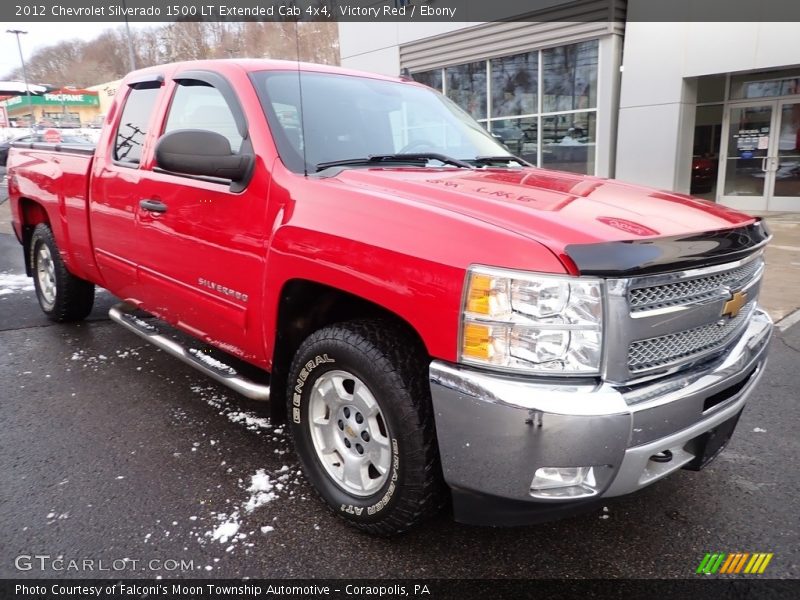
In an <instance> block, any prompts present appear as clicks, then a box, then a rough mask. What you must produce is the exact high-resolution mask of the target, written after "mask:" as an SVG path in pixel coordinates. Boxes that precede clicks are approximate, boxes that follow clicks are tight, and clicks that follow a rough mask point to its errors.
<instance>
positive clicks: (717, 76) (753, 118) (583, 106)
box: [339, 0, 800, 211]
mask: <svg viewBox="0 0 800 600" xmlns="http://www.w3.org/2000/svg"><path fill="white" fill-rule="evenodd" d="M713 1H715V0H712V2H713ZM427 4H430V5H433V6H435V5H436V0H429V1H428V2H427ZM551 4H552V6H551V7H550V8H549V9H547V10H542V11H539V12H537V13H534V14H532V15H531V14H528V15H526V16H525V20H524V21H522V20H517V21H509V22H497V23H451V22H429V23H401V22H398V23H376V22H370V23H358V22H341V23H339V40H340V52H341V61H342V66H345V67H350V68H354V69H361V70H366V71H373V72H377V73H382V74H387V75H398V74H400V73H408V74H410V75H411V76H412V77H413V78H414V79H416V80H417V81H420V82H423V83H425V84H427V85H429V86H431V87H434V88H436V89H438V90H440V91H442V92H443V93H444V94H446V95H447V96H448V97H449V98H451V99H452V100H454V101H455V102H456V103H457V104H459V105H460V106H461V107H462V108H463V109H464V110H466V111H467V112H468V113H470V114H471V115H472V116H473V117H474V118H476V119H477V120H478V121H479V122H481V123H482V124H484V126H485V127H486V128H487V129H489V130H490V131H491V132H492V133H493V134H495V135H496V136H498V137H499V138H500V139H502V140H503V142H504V143H505V144H506V145H507V146H508V148H509V149H510V150H511V151H512V152H514V153H515V154H517V155H519V156H522V157H524V158H525V159H526V160H528V161H529V162H531V163H533V164H536V165H539V166H541V167H545V168H553V169H562V170H568V171H574V172H579V173H587V174H593V175H598V176H602V177H615V178H618V179H621V180H624V181H630V182H634V183H641V184H646V185H649V186H655V187H658V188H662V189H668V190H675V191H678V192H684V193H690V192H691V193H692V194H694V195H697V196H700V197H703V198H708V199H710V200H714V201H716V202H719V203H721V204H724V205H727V206H732V207H736V208H742V209H745V210H751V211H800V41H799V38H798V35H797V31H798V23H797V22H791V21H787V22H763V23H762V22H754V21H746V22H745V21H740V22H695V21H691V20H689V19H690V18H692V13H691V12H690V11H691V8H692V7H691V2H686V1H683V2H673V3H669V9H670V15H671V18H674V19H676V20H675V21H670V22H663V21H655V20H649V19H648V18H647V15H648V13H646V12H644V11H645V10H647V9H648V8H649V7H648V6H647V5H650V7H651V6H652V2H651V0H628V1H627V2H624V1H622V0H578V1H570V2H558V1H554V2H552V3H551ZM725 6H726V3H725V2H723V1H722V0H720V9H721V10H723V9H724V8H725ZM727 6H729V5H727ZM719 14H724V13H723V12H721V13H719ZM682 18H685V19H686V20H684V21H680V19H682ZM646 19H647V20H646Z"/></svg>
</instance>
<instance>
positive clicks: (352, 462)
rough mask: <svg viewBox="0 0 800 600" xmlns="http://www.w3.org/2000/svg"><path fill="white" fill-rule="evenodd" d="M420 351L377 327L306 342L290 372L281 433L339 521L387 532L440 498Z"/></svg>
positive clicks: (341, 328)
mask: <svg viewBox="0 0 800 600" xmlns="http://www.w3.org/2000/svg"><path fill="white" fill-rule="evenodd" d="M423 357H424V349H423V348H421V347H420V344H419V343H418V342H417V340H415V339H414V338H413V337H412V336H411V335H409V334H408V333H406V332H405V331H404V330H403V329H401V328H399V327H396V326H394V325H392V324H389V323H386V322H383V321H353V322H347V323H340V324H336V325H331V326H328V327H325V328H323V329H320V330H318V331H316V332H315V333H313V334H311V335H310V336H309V337H308V338H307V339H306V340H305V341H304V342H303V343H302V344H301V345H300V348H299V349H298V351H297V353H296V354H295V357H294V360H293V361H292V365H291V368H290V371H289V385H288V388H289V389H288V392H287V403H288V415H289V428H290V431H291V433H292V438H293V440H294V445H295V449H296V451H297V454H298V456H299V458H300V462H301V463H302V465H303V468H304V471H305V473H306V476H307V477H308V478H309V480H310V481H311V483H312V484H313V485H314V487H315V489H316V490H317V492H318V493H319V495H320V496H321V497H322V499H323V500H324V501H325V502H326V503H327V504H328V506H329V507H330V508H331V509H332V510H333V511H334V513H336V514H337V515H338V516H339V517H341V518H343V519H344V520H345V521H347V522H348V523H349V524H351V525H353V526H355V527H357V528H359V529H361V530H363V531H366V532H369V533H374V534H382V535H389V534H396V533H400V532H402V531H405V530H407V529H409V528H411V527H413V526H415V525H417V524H418V523H420V522H421V521H423V520H424V519H425V518H427V517H429V516H431V515H433V514H435V513H436V512H437V511H438V510H439V509H440V508H441V506H442V504H443V502H444V500H445V498H446V494H445V486H444V484H443V481H442V476H441V468H440V465H439V455H438V447H437V444H436V432H435V428H434V420H433V411H432V409H431V399H430V389H429V387H428V385H429V384H428V377H427V373H428V369H427V362H426V361H425V360H424V359H423Z"/></svg>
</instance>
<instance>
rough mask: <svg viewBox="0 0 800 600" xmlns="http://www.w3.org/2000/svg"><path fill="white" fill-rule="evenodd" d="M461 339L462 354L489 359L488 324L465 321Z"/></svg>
mask: <svg viewBox="0 0 800 600" xmlns="http://www.w3.org/2000/svg"><path fill="white" fill-rule="evenodd" d="M462 340H463V341H462V344H461V355H462V356H466V357H469V358H475V359H479V360H486V361H488V360H490V359H491V342H492V330H491V328H490V327H489V326H488V325H480V324H478V323H466V324H465V325H464V331H463V335H462Z"/></svg>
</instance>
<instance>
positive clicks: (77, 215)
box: [7, 142, 98, 280]
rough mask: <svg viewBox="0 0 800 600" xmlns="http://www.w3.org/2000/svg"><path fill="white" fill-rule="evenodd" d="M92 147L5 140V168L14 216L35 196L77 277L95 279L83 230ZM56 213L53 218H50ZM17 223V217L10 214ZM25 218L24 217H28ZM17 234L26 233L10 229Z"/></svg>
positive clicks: (87, 233) (88, 241)
mask: <svg viewBox="0 0 800 600" xmlns="http://www.w3.org/2000/svg"><path fill="white" fill-rule="evenodd" d="M94 150H95V149H94V147H93V146H89V145H86V146H83V145H78V144H60V143H56V144H51V143H45V142H17V143H14V144H12V145H11V149H10V151H9V156H8V165H7V168H8V173H9V176H10V177H11V178H13V181H9V183H10V184H11V185H14V186H15V187H16V188H17V190H18V192H17V194H16V195H12V198H18V199H17V201H16V202H13V201H12V205H11V210H12V211H14V212H16V213H17V214H18V215H20V214H24V213H25V211H27V210H32V207H31V206H30V205H28V204H27V203H26V198H31V199H33V198H35V199H36V200H37V201H38V202H39V203H40V204H42V205H43V207H44V208H45V209H46V210H47V213H48V214H49V215H50V216H51V217H50V226H51V228H52V229H53V233H54V234H55V236H56V239H59V240H63V241H62V242H61V244H60V245H61V248H62V255H63V258H64V261H65V262H66V264H67V266H68V268H69V269H70V271H72V272H73V273H74V274H75V275H77V276H78V277H82V278H84V279H90V280H96V277H97V274H98V273H97V271H96V267H95V261H94V256H93V253H92V242H91V234H90V231H89V210H88V209H89V205H88V203H89V173H90V171H91V168H92V163H93V160H94ZM53 215H58V219H55V218H53V217H52V216H53ZM15 222H16V223H18V222H19V219H15ZM28 222H30V221H28ZM16 233H17V236H18V237H19V238H20V239H23V236H24V235H26V233H27V232H24V231H21V230H20V231H16Z"/></svg>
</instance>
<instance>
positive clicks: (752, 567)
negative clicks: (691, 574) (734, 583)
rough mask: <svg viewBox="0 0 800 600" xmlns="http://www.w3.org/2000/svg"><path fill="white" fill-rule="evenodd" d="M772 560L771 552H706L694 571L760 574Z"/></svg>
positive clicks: (703, 572) (710, 573)
mask: <svg viewBox="0 0 800 600" xmlns="http://www.w3.org/2000/svg"><path fill="white" fill-rule="evenodd" d="M771 560H772V552H769V553H767V552H754V553H752V554H751V553H750V552H734V553H731V554H725V553H724V552H714V553H710V552H707V553H706V555H705V556H704V557H703V560H701V561H700V565H699V566H698V567H697V571H696V573H702V574H704V575H714V574H716V573H719V574H721V575H738V574H745V575H761V574H762V573H763V572H764V571H766V569H767V565H768V564H769V561H771Z"/></svg>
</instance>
